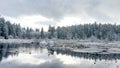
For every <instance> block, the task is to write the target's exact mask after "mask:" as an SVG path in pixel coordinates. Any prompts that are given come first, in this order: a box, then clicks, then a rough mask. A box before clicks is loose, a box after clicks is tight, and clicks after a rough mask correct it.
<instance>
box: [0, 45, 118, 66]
mask: <svg viewBox="0 0 120 68" xmlns="http://www.w3.org/2000/svg"><path fill="white" fill-rule="evenodd" d="M0 61H1V62H0V68H119V65H120V54H95V53H92V54H89V53H79V52H72V51H64V50H58V49H57V50H49V49H45V48H41V47H40V46H39V45H36V44H0Z"/></svg>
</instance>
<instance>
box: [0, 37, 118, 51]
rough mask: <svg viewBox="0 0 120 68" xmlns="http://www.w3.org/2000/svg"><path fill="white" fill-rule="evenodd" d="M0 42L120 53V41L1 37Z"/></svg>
mask: <svg viewBox="0 0 120 68" xmlns="http://www.w3.org/2000/svg"><path fill="white" fill-rule="evenodd" d="M0 43H39V45H40V46H45V47H48V46H49V47H54V48H62V49H70V50H72V51H75V52H88V53H120V41H112V42H105V41H99V42H93V41H92V42H91V41H84V40H82V41H81V40H49V39H0Z"/></svg>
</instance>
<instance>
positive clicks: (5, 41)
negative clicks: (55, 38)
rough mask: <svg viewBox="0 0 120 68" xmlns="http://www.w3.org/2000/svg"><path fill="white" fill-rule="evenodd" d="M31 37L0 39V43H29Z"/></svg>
mask: <svg viewBox="0 0 120 68" xmlns="http://www.w3.org/2000/svg"><path fill="white" fill-rule="evenodd" d="M31 42H33V39H0V43H31Z"/></svg>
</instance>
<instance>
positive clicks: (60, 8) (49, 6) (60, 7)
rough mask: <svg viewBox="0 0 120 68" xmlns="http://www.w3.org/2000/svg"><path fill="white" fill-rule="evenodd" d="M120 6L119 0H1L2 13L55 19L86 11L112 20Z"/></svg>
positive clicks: (101, 19) (89, 14)
mask: <svg viewBox="0 0 120 68" xmlns="http://www.w3.org/2000/svg"><path fill="white" fill-rule="evenodd" d="M119 6H120V1H119V0H0V13H1V14H3V15H7V16H13V17H15V16H20V15H35V14H36V15H37V14H40V15H43V16H45V17H48V18H53V19H55V20H59V19H61V18H63V17H64V16H67V15H78V16H79V15H81V14H82V13H86V14H87V15H88V16H90V17H93V18H95V19H96V20H100V21H104V19H105V20H106V21H107V20H109V21H111V19H112V18H114V17H115V16H117V17H119V14H118V12H119V11H120V8H119ZM111 7H113V10H111ZM110 10H111V11H110Z"/></svg>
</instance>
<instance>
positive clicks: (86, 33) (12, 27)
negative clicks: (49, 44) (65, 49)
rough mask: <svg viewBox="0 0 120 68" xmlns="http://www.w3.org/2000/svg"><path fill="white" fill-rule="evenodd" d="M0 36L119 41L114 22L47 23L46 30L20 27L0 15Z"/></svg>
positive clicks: (119, 28) (6, 37)
mask: <svg viewBox="0 0 120 68" xmlns="http://www.w3.org/2000/svg"><path fill="white" fill-rule="evenodd" d="M0 38H5V39H8V38H21V39H35V38H36V39H45V38H48V39H53V38H56V39H83V40H84V39H91V38H96V39H99V40H109V41H119V40H120V25H116V24H114V25H113V24H97V23H96V22H95V23H93V24H84V25H81V24H80V25H73V26H68V27H59V26H58V27H57V28H55V27H54V26H50V25H49V29H48V31H47V32H45V31H44V29H43V28H41V30H39V29H36V30H33V29H32V28H28V27H27V28H22V27H21V26H20V24H11V22H10V21H6V20H5V19H4V18H2V17H0Z"/></svg>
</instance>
